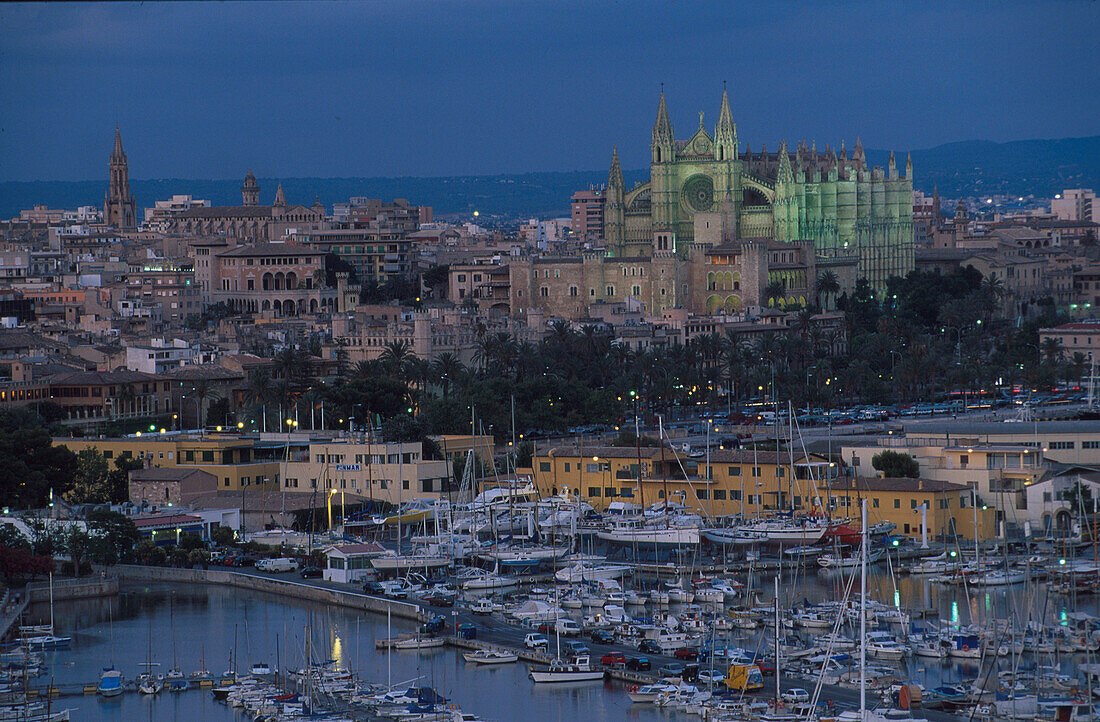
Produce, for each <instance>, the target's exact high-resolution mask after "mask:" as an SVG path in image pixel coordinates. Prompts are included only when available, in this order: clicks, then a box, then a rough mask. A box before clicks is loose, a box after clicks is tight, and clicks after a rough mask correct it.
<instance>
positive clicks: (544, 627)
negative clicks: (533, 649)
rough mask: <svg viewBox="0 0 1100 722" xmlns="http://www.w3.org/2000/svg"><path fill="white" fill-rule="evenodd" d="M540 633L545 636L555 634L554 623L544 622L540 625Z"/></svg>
mask: <svg viewBox="0 0 1100 722" xmlns="http://www.w3.org/2000/svg"><path fill="white" fill-rule="evenodd" d="M539 631H540V632H542V633H543V634H553V633H554V623H553V622H543V623H542V624H540V625H539Z"/></svg>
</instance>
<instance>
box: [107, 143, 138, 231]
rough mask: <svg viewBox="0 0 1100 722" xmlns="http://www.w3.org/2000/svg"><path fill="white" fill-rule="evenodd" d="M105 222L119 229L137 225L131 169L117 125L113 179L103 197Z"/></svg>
mask: <svg viewBox="0 0 1100 722" xmlns="http://www.w3.org/2000/svg"><path fill="white" fill-rule="evenodd" d="M103 222H104V223H106V224H107V225H108V226H113V227H114V228H119V229H128V228H136V227H137V210H136V208H135V207H134V196H133V195H132V194H131V193H130V169H129V167H128V165H127V163H126V153H124V152H123V150H122V135H121V133H119V130H118V126H117V125H116V126H115V149H114V150H113V151H112V152H111V179H110V182H109V184H108V186H107V194H106V195H105V196H104V199H103Z"/></svg>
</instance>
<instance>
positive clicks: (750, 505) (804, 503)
mask: <svg viewBox="0 0 1100 722" xmlns="http://www.w3.org/2000/svg"><path fill="white" fill-rule="evenodd" d="M662 458H663V464H662ZM639 461H640V464H641V486H640V488H639V483H638V479H639ZM710 461H711V464H710V473H709V474H708V473H706V460H705V459H697V458H685V457H683V456H682V455H677V453H676V452H675V451H674V450H673V449H670V448H666V449H665V451H664V454H663V457H662V452H661V449H660V448H654V447H642V448H641V449H640V450H638V449H635V448H634V447H616V446H599V447H586V448H580V447H575V446H568V447H552V448H548V449H542V450H536V453H535V458H534V462H533V466H534V477H535V485H536V487H537V488H538V490H539V494H540V496H549V495H552V494H555V493H558V492H561V491H563V490H566V489H568V491H569V493H576V494H579V495H580V497H581V498H582V499H584V500H585V501H587V502H588V503H589V504H591V505H592V506H593V507H594V508H596V509H597V510H603V509H606V508H607V505H608V504H610V503H611V502H612V501H623V500H626V501H629V502H631V503H635V504H641V505H643V506H648V505H651V504H654V503H657V502H659V501H661V500H662V499H664V498H665V496H666V495H667V496H668V498H669V499H671V500H672V501H674V502H679V503H683V504H685V505H686V506H689V507H692V508H693V509H695V510H696V511H697V512H698V513H700V514H703V515H704V516H728V515H734V514H743V515H746V516H756V515H760V514H767V513H770V512H774V511H778V510H783V509H790V508H792V507H793V508H794V509H795V511H802V512H806V513H810V512H812V511H814V510H815V509H819V508H820V500H821V498H823V497H824V493H822V492H823V489H824V486H823V485H824V481H823V480H824V479H825V478H826V476H827V475H828V472H829V470H830V468H831V467H830V464H829V462H828V461H827V460H826V459H825V458H824V457H820V456H815V455H809V456H805V455H802V454H795V455H794V458H793V459H792V458H791V455H790V454H788V453H786V452H782V451H781V452H778V453H777V452H774V451H757V452H754V451H751V450H725V451H715V452H712V453H711V457H710ZM792 469H793V474H792ZM792 479H793V483H792Z"/></svg>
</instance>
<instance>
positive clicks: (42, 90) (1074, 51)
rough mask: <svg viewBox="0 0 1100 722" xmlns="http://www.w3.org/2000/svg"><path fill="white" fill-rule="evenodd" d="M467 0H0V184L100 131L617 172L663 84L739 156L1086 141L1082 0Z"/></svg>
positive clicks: (489, 167)
mask: <svg viewBox="0 0 1100 722" xmlns="http://www.w3.org/2000/svg"><path fill="white" fill-rule="evenodd" d="M479 5H480V7H479V10H480V12H469V11H468V8H469V6H468V5H461V6H460V5H456V4H451V3H416V4H411V5H409V4H405V5H402V6H400V8H397V9H395V8H393V7H390V6H382V5H375V4H370V5H366V4H348V5H342V4H336V5H308V6H303V5H297V4H289V3H288V4H275V5H258V4H257V5H214V6H210V5H201V6H181V5H171V6H167V7H165V6H139V5H111V6H106V5H90V6H79V7H74V6H39V5H15V6H5V7H3V8H2V9H0V18H3V20H4V23H3V27H4V28H5V29H4V30H2V31H0V33H3V35H2V36H0V37H2V38H3V41H2V42H3V44H4V47H5V48H6V49H7V50H6V62H5V63H4V65H3V68H0V84H2V85H3V86H4V87H6V88H7V89H8V90H9V93H10V94H12V95H14V96H17V97H20V98H21V102H20V105H19V106H18V107H19V112H18V113H13V114H11V115H10V116H9V117H8V118H6V119H5V121H4V122H3V128H2V132H0V152H3V154H4V157H5V158H8V159H9V162H8V163H6V164H4V165H3V166H2V167H0V180H36V179H42V180H87V179H96V178H102V177H103V174H104V170H105V169H104V157H105V156H106V154H107V153H108V152H109V150H110V149H109V139H110V137H111V132H112V131H113V130H114V126H115V125H116V124H118V125H119V126H121V129H122V133H123V137H124V138H125V139H126V143H127V152H128V153H129V155H130V156H131V157H132V159H134V173H135V178H166V177H192V178H200V177H206V178H228V177H237V176H239V174H240V173H241V169H246V168H255V169H256V172H257V174H258V175H261V176H266V177H270V176H278V175H283V176H299V177H300V176H317V177H325V176H330V177H331V176H337V177H339V176H394V175H407V176H447V175H466V174H490V173H514V172H523V171H530V170H539V171H543V170H545V171H557V170H574V169H582V170H590V169H595V168H599V167H601V166H606V163H607V161H608V159H609V157H610V150H611V147H612V146H613V145H616V144H617V145H618V146H619V148H620V153H622V154H623V165H624V167H627V168H638V167H641V166H643V165H644V161H645V150H644V149H645V147H646V142H645V141H646V136H648V126H647V124H646V123H644V122H641V121H642V120H643V119H646V120H648V119H649V118H652V117H653V115H652V114H653V111H654V108H655V106H656V99H657V95H658V92H659V90H660V87H661V86H662V84H663V85H664V88H665V91H666V95H667V97H668V103H669V112H670V115H671V120H672V122H673V124H674V125H676V126H678V127H680V128H682V129H683V130H687V129H688V128H690V127H691V126H693V125H694V124H695V123H696V122H697V118H698V116H697V114H698V112H699V111H700V110H702V111H703V112H704V113H705V116H704V122H705V123H706V124H707V125H708V126H712V125H713V124H714V122H715V121H716V120H717V115H718V105H719V100H720V97H721V92H722V87H723V83H725V85H726V87H727V88H728V90H729V92H730V98H731V106H732V112H733V118H734V121H735V122H736V123H737V124H738V129H739V136H740V140H741V143H742V145H744V144H745V143H748V144H750V145H752V146H753V147H759V146H760V145H761V144H762V143H767V144H768V146H769V147H777V146H778V143H779V141H780V140H786V141H787V142H788V143H792V144H793V143H795V142H797V141H799V140H802V139H803V138H805V139H806V140H807V142H810V141H817V143H818V145H819V146H821V147H823V146H824V145H825V144H826V143H831V144H833V145H834V146H836V145H838V144H839V143H840V142H841V141H842V140H843V141H847V143H848V145H849V147H851V146H852V144H853V143H854V142H855V139H856V138H857V137H861V138H862V140H863V144H864V145H865V146H866V147H868V148H883V149H889V148H893V149H896V150H897V151H898V152H904V151H906V150H910V149H917V148H926V147H931V146H935V145H939V144H942V143H948V142H953V141H960V140H967V139H974V138H980V139H988V140H994V141H999V142H1002V141H1007V140H1016V139H1026V138H1039V137H1045V138H1052V137H1072V136H1087V135H1093V134H1097V133H1100V121H1097V120H1095V118H1096V117H1098V113H1097V111H1098V110H1100V107H1098V106H1100V100H1098V98H1100V94H1097V93H1095V92H1091V90H1093V89H1095V88H1096V87H1097V85H1098V83H1097V71H1096V70H1095V69H1093V65H1094V64H1090V63H1089V60H1090V58H1091V57H1092V55H1093V50H1092V46H1091V44H1090V41H1089V38H1088V32H1087V28H1089V27H1094V26H1095V22H1094V20H1095V19H1096V18H1097V16H1098V15H1100V13H1098V12H1097V9H1096V8H1095V7H1094V6H1090V5H1089V4H1085V3H1071V2H1066V3H1052V4H1043V5H1041V6H1039V5H1034V4H1029V3H1008V4H1003V5H1000V6H997V7H996V8H983V9H982V10H981V11H980V12H979V11H978V10H976V9H970V8H959V7H955V6H951V5H947V4H933V5H922V6H921V8H920V10H919V11H914V10H911V9H907V8H903V7H901V6H900V5H893V4H890V5H884V6H879V5H871V4H859V5H850V4H846V5H844V6H843V7H841V6H832V7H831V8H829V9H828V10H827V11H825V12H822V11H821V9H820V8H819V7H815V8H813V9H812V10H811V9H804V8H779V9H769V10H767V11H764V10H761V9H759V8H753V7H749V6H744V7H742V6H727V5H724V4H723V5H711V4H699V5H693V6H689V7H687V8H677V9H675V10H673V9H665V8H659V7H657V6H652V5H643V6H642V7H641V9H636V7H635V6H630V8H629V9H628V8H627V7H626V6H613V7H610V8H608V7H603V6H599V7H590V6H583V5H572V4H556V5H555V6H554V7H553V8H548V7H545V6H535V5H525V6H521V7H518V8H514V7H512V6H510V5H508V6H505V5H502V4H499V3H494V2H484V3H480V4H479ZM505 11H506V12H505ZM811 14H812V15H813V24H812V26H811V24H810V23H809V18H810V16H811ZM487 17H491V18H492V19H493V23H494V25H492V26H491V25H490V24H488V23H487V21H486V18H487ZM806 27H813V28H814V29H815V30H814V32H806V31H799V30H798V28H806ZM358 28H365V29H366V31H365V32H364V33H362V34H360V33H358V32H357V30H356V29H358ZM1067 28H1068V30H1067ZM170 31H171V32H170ZM372 38H378V41H377V42H374V40H372ZM199 49H201V52H198V50H199ZM1067 98H1073V102H1066V99H1067ZM379 99H381V102H379ZM75 107H79V108H80V109H81V112H80V113H72V112H71V109H72V108H75ZM944 108H947V109H948V110H944ZM1028 108H1031V109H1033V110H1039V109H1041V110H1042V112H1041V113H1039V112H1031V111H1028V110H1027V109H1028ZM27 149H34V150H33V152H28V151H27ZM138 159H140V160H138Z"/></svg>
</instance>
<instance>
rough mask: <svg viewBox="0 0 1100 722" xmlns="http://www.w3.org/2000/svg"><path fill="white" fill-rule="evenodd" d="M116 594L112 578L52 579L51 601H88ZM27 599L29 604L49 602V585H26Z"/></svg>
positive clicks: (41, 583)
mask: <svg viewBox="0 0 1100 722" xmlns="http://www.w3.org/2000/svg"><path fill="white" fill-rule="evenodd" d="M116 594H118V579H116V578H114V577H106V578H103V577H90V578H87V579H56V578H55V579H54V580H53V600H54V601H55V602H61V601H65V600H68V599H90V598H93V597H113V596H115V595H116ZM27 599H28V600H29V601H30V602H31V603H35V602H49V601H50V583H49V582H33V583H31V584H28V585H27Z"/></svg>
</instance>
